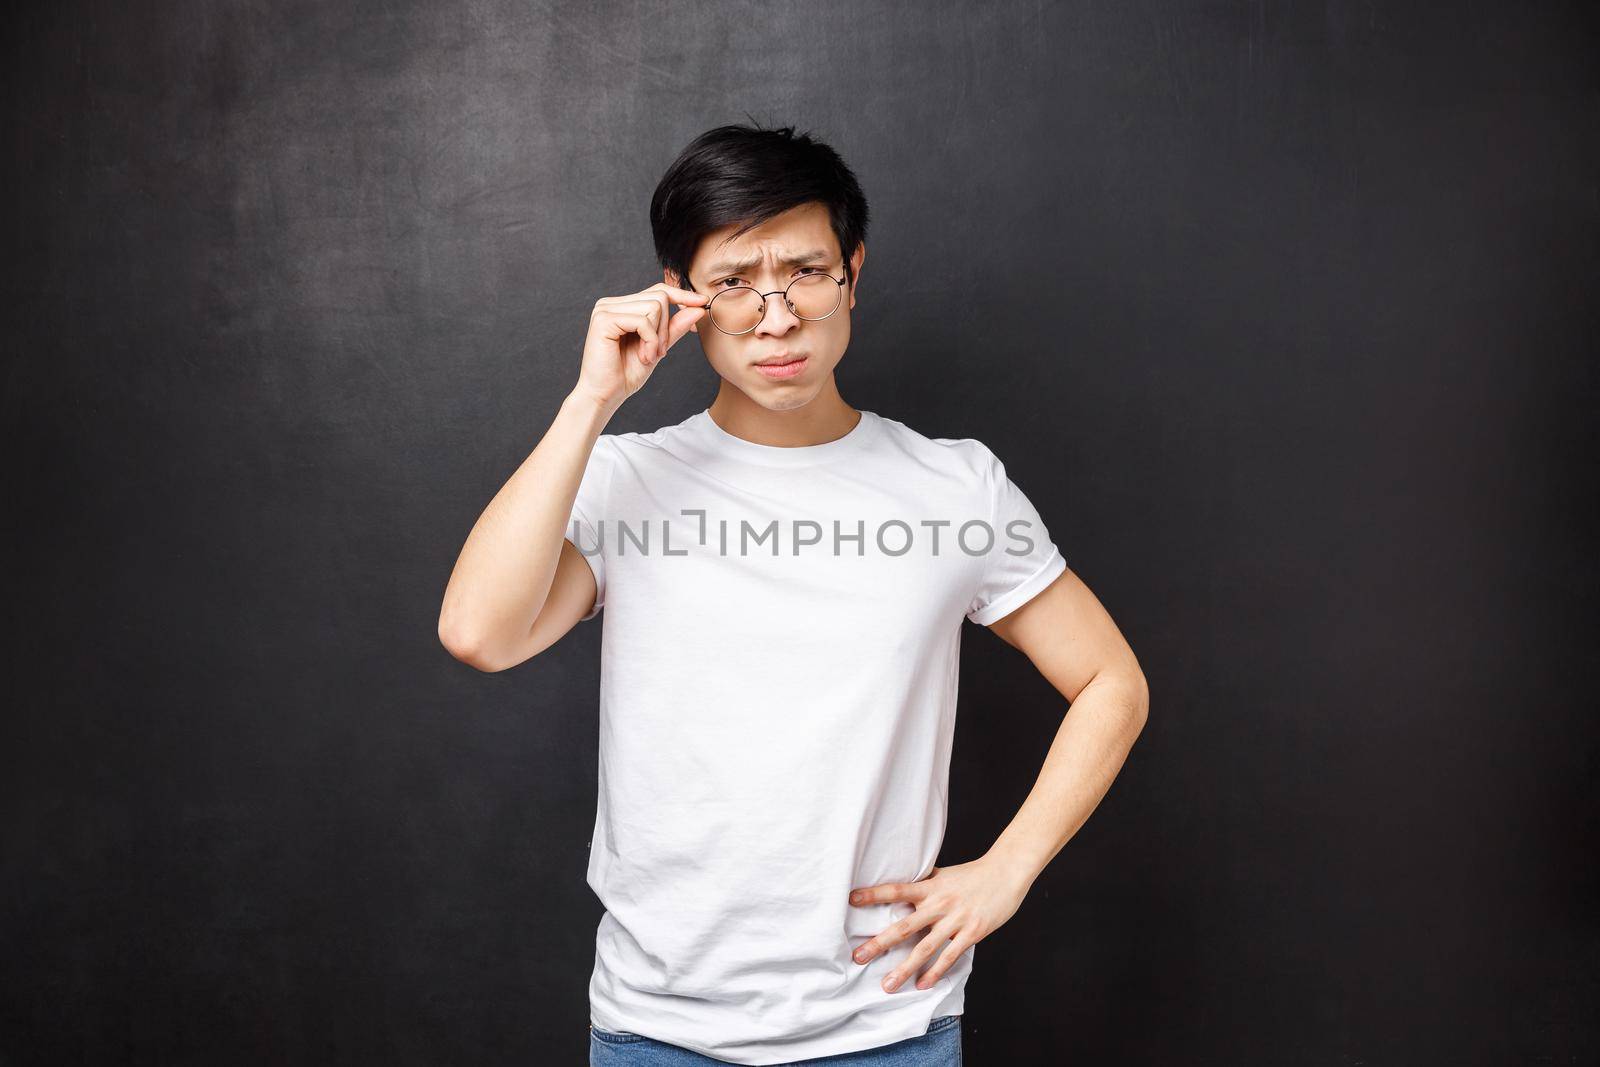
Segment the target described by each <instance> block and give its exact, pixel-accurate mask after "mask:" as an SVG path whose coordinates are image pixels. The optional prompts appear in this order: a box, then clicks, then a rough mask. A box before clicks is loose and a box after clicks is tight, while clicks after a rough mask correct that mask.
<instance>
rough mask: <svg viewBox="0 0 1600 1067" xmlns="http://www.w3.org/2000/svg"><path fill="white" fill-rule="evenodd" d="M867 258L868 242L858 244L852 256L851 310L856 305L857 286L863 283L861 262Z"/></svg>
mask: <svg viewBox="0 0 1600 1067" xmlns="http://www.w3.org/2000/svg"><path fill="white" fill-rule="evenodd" d="M866 258H867V242H865V241H862V242H861V243H860V244H858V245H856V254H855V255H853V256H851V257H850V310H852V311H854V310H855V306H856V286H857V285H859V284H860V283H861V264H862V263H863V262H864V261H865V260H866Z"/></svg>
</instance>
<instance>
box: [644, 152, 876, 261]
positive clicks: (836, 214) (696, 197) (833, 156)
mask: <svg viewBox="0 0 1600 1067" xmlns="http://www.w3.org/2000/svg"><path fill="white" fill-rule="evenodd" d="M811 201H820V202H821V203H822V204H823V206H824V207H826V208H827V209H828V218H829V220H830V221H831V222H832V225H833V234H834V236H835V237H837V238H838V239H839V250H840V252H841V254H842V255H843V256H844V274H845V282H846V284H848V283H849V282H851V281H852V280H853V279H852V278H851V271H850V257H851V256H852V255H854V254H855V251H856V248H857V247H858V246H859V245H860V244H861V243H862V241H864V240H866V236H867V198H866V197H865V196H863V195H862V193H861V184H860V183H859V182H857V181H856V176H855V174H853V173H852V172H851V170H850V168H849V167H847V166H845V163H844V160H842V159H840V158H839V153H837V152H835V151H834V150H833V149H832V148H830V147H829V146H828V145H826V144H824V143H823V142H821V141H819V140H816V139H814V138H812V137H811V136H810V133H809V131H808V132H807V133H799V134H797V133H795V132H794V127H793V126H783V127H779V128H777V129H766V128H763V127H761V126H760V125H758V124H755V123H752V124H751V125H730V126H718V127H716V128H715V129H710V130H707V131H706V132H705V133H702V134H701V135H700V136H698V137H696V138H695V139H694V140H693V141H691V142H689V145H688V147H686V148H685V149H684V150H683V151H682V152H681V153H679V155H678V158H677V159H675V160H673V162H672V165H671V166H670V167H668V168H667V172H666V174H664V175H662V177H661V181H660V183H658V184H657V185H656V191H655V195H654V196H652V197H651V198H650V232H651V234H652V235H653V236H654V238H655V243H656V258H657V259H658V260H659V261H660V263H661V266H662V268H664V269H665V270H668V271H671V272H672V273H673V274H674V275H676V276H677V277H678V279H679V280H680V281H681V282H682V283H683V285H684V287H685V288H688V287H689V286H690V284H691V283H690V281H689V265H690V264H691V263H692V262H693V260H694V252H695V249H696V248H697V247H699V244H700V241H701V240H702V239H703V238H704V237H705V235H706V234H708V233H710V232H711V231H712V230H716V229H720V228H722V227H724V226H727V225H730V224H732V223H739V224H740V226H739V229H738V230H736V231H735V232H734V234H733V236H734V237H738V236H739V235H740V234H743V233H746V232H748V231H749V230H753V229H755V228H756V227H757V226H759V225H761V224H762V223H763V222H766V221H767V220H768V219H770V218H773V217H774V216H776V215H780V214H782V213H783V212H785V211H788V210H789V209H790V208H794V207H798V206H800V205H801V204H805V203H809V202H811Z"/></svg>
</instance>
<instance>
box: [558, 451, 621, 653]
mask: <svg viewBox="0 0 1600 1067" xmlns="http://www.w3.org/2000/svg"><path fill="white" fill-rule="evenodd" d="M612 447H613V445H612V442H611V435H610V434H601V435H600V436H599V437H598V438H596V440H595V443H594V448H593V449H592V450H591V451H590V453H589V462H588V463H587V464H586V465H585V467H584V470H583V480H582V481H581V482H579V483H578V495H577V497H576V498H574V500H573V502H572V515H571V517H569V518H568V519H567V528H566V531H565V537H566V539H567V540H568V541H571V542H572V545H573V547H574V548H576V549H577V550H578V552H579V554H581V555H582V556H583V558H584V562H586V563H588V564H589V569H590V570H591V571H593V572H594V589H595V592H594V610H593V611H591V612H589V614H587V615H585V616H583V617H582V618H581V619H579V620H578V621H579V622H587V621H588V620H590V619H592V618H594V617H595V616H596V615H598V614H600V609H601V608H602V607H604V606H605V601H606V556H605V538H604V533H605V530H606V529H607V526H608V525H609V524H606V523H605V521H604V520H605V518H606V506H607V498H608V496H609V494H610V489H611V464H612V453H611V449H612Z"/></svg>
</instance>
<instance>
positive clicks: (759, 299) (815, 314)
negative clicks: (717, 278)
mask: <svg viewBox="0 0 1600 1067" xmlns="http://www.w3.org/2000/svg"><path fill="white" fill-rule="evenodd" d="M844 285H845V283H844V279H842V278H835V277H834V276H833V275H831V274H822V273H818V274H802V275H800V277H798V278H796V279H795V280H794V281H792V282H790V283H789V286H788V288H786V289H783V290H781V293H782V295H783V302H784V304H785V305H787V306H788V308H789V310H790V312H792V313H793V314H794V316H795V317H796V318H800V319H804V320H806V321H807V322H816V321H817V320H818V319H825V318H827V317H828V316H829V315H832V314H833V313H834V312H835V311H838V310H839V305H840V304H842V303H843V302H844ZM779 292H780V291H779V290H774V291H772V292H770V293H763V292H760V291H758V290H756V289H753V288H751V287H750V286H748V285H736V286H734V287H733V288H731V289H721V290H718V292H717V295H716V296H714V297H712V298H711V302H710V303H708V304H707V305H706V314H707V315H709V316H710V318H711V325H713V326H715V327H716V328H717V329H719V330H721V331H722V332H723V333H726V334H732V335H733V336H735V337H737V336H739V335H740V334H744V333H749V332H750V331H751V330H753V329H755V328H756V327H757V326H759V325H761V320H762V319H763V318H764V317H765V316H766V314H767V297H769V296H778V295H779Z"/></svg>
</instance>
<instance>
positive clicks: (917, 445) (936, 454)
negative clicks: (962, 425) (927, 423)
mask: <svg viewBox="0 0 1600 1067" xmlns="http://www.w3.org/2000/svg"><path fill="white" fill-rule="evenodd" d="M880 418H881V421H882V425H883V430H884V436H885V437H886V438H887V439H888V440H889V442H890V446H891V447H894V448H898V449H901V450H902V451H904V452H905V453H906V454H907V455H908V456H910V457H911V458H913V459H915V460H917V461H918V462H920V463H922V464H924V465H927V466H930V467H932V468H934V469H936V470H938V471H939V472H941V473H943V474H946V475H948V476H951V477H955V478H958V479H960V480H962V481H964V482H966V483H968V484H970V485H971V486H973V488H976V489H983V490H988V489H990V488H992V486H993V485H994V482H995V479H996V476H997V475H998V474H1000V473H1003V468H1002V467H1001V466H1000V460H999V458H998V457H996V456H995V454H994V452H993V451H991V450H990V448H989V446H988V445H986V444H984V443H983V442H982V441H981V440H979V439H978V438H976V437H929V436H928V435H927V434H924V433H922V432H921V431H918V430H915V429H912V428H911V427H910V426H907V425H906V424H905V423H903V422H900V421H898V420H896V419H890V418H884V417H881V416H880Z"/></svg>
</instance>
